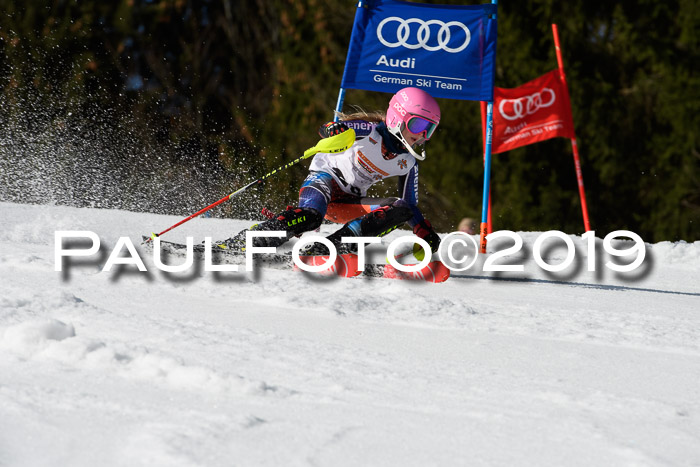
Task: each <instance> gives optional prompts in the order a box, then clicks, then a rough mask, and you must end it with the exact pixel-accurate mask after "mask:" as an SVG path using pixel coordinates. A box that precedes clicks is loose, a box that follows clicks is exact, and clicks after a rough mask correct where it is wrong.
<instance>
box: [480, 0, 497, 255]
mask: <svg viewBox="0 0 700 467" xmlns="http://www.w3.org/2000/svg"><path fill="white" fill-rule="evenodd" d="M491 3H493V4H494V5H497V4H498V0H491ZM493 19H494V20H496V15H494V18H493ZM494 60H495V56H494ZM494 68H495V63H494ZM492 77H493V80H494V83H491V87H492V88H493V86H494V85H495V80H496V73H492ZM492 139H493V96H492V97H491V100H490V101H489V102H488V104H487V105H486V144H484V194H483V199H482V203H481V229H480V231H481V239H480V240H481V253H486V235H487V234H488V232H487V230H488V228H487V226H488V217H489V193H490V189H491V186H490V182H491V140H492Z"/></svg>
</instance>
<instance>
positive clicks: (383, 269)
mask: <svg viewBox="0 0 700 467" xmlns="http://www.w3.org/2000/svg"><path fill="white" fill-rule="evenodd" d="M300 259H301V260H302V261H303V262H304V264H308V265H309V266H316V265H321V264H325V263H326V261H327V260H328V256H300ZM294 269H296V270H298V268H297V267H296V266H295V268H294ZM312 274H319V275H322V276H340V277H355V276H359V275H360V274H362V276H363V277H381V278H384V279H399V280H415V281H426V282H434V283H438V282H445V281H446V280H447V279H449V277H450V269H449V268H448V267H447V266H445V265H444V264H443V263H442V262H440V261H431V262H430V263H428V265H427V266H425V267H424V268H423V269H421V270H419V271H416V272H403V271H399V270H398V269H396V268H395V267H393V266H391V265H389V264H368V265H366V266H365V269H364V271H360V270H359V268H358V259H357V255H355V254H343V255H338V257H337V259H336V260H335V263H334V264H333V265H332V266H331V267H330V268H328V269H326V270H325V271H321V272H318V273H312Z"/></svg>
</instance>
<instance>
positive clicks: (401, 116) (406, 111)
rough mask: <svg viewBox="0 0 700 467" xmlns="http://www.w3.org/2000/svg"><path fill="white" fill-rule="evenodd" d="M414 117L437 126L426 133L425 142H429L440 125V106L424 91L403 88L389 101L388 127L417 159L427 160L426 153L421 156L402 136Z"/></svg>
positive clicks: (387, 112)
mask: <svg viewBox="0 0 700 467" xmlns="http://www.w3.org/2000/svg"><path fill="white" fill-rule="evenodd" d="M412 117H421V118H424V119H426V120H429V121H430V122H433V123H434V124H435V125H432V126H431V129H430V130H428V131H427V132H426V136H425V140H429V139H430V137H431V136H432V133H433V131H434V129H435V127H437V125H438V123H440V106H439V105H438V103H437V102H436V101H435V99H433V97H432V96H431V95H430V94H428V93H427V92H425V91H423V90H422V89H418V88H403V89H401V90H399V91H398V92H397V93H396V94H394V96H393V97H392V98H391V101H389V108H388V109H387V111H386V126H387V128H388V129H389V131H390V132H391V133H392V134H394V135H396V136H397V137H398V138H399V139H401V140H402V141H403V142H404V145H405V146H406V149H408V150H409V151H410V152H411V153H412V154H413V155H414V156H416V158H418V159H420V160H422V159H424V158H425V152H423V155H422V156H419V155H418V154H416V153H415V152H414V151H413V150H412V148H411V147H410V146H409V145H408V144H406V141H405V139H404V138H403V136H401V130H402V129H403V127H404V126H406V125H408V124H409V120H410V119H411V118H412Z"/></svg>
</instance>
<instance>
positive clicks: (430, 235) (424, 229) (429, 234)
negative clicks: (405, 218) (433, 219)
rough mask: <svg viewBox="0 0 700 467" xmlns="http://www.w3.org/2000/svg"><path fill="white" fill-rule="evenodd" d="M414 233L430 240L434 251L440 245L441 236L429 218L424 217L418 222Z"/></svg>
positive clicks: (427, 240) (429, 242)
mask: <svg viewBox="0 0 700 467" xmlns="http://www.w3.org/2000/svg"><path fill="white" fill-rule="evenodd" d="M413 233H414V235H416V236H418V237H420V238H422V239H423V240H425V241H426V242H428V245H430V249H431V250H432V252H433V253H435V252H436V251H437V250H438V248H439V247H440V237H439V236H438V234H436V233H435V230H433V226H432V225H430V222H429V221H428V220H426V219H423V220H422V221H420V223H418V224H416V226H415V227H413Z"/></svg>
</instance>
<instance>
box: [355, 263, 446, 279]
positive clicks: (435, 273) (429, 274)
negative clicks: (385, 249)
mask: <svg viewBox="0 0 700 467" xmlns="http://www.w3.org/2000/svg"><path fill="white" fill-rule="evenodd" d="M363 275H365V276H371V277H383V278H385V279H399V280H409V281H411V280H413V281H426V282H434V283H438V282H445V281H446V280H447V279H449V278H450V268H448V267H447V266H445V265H444V264H443V263H442V262H441V261H431V262H430V263H428V265H427V266H425V267H424V268H423V269H421V270H419V271H416V272H404V271H399V270H398V269H396V268H395V267H393V266H391V265H390V264H370V265H368V266H367V267H365V270H364V272H363Z"/></svg>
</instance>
